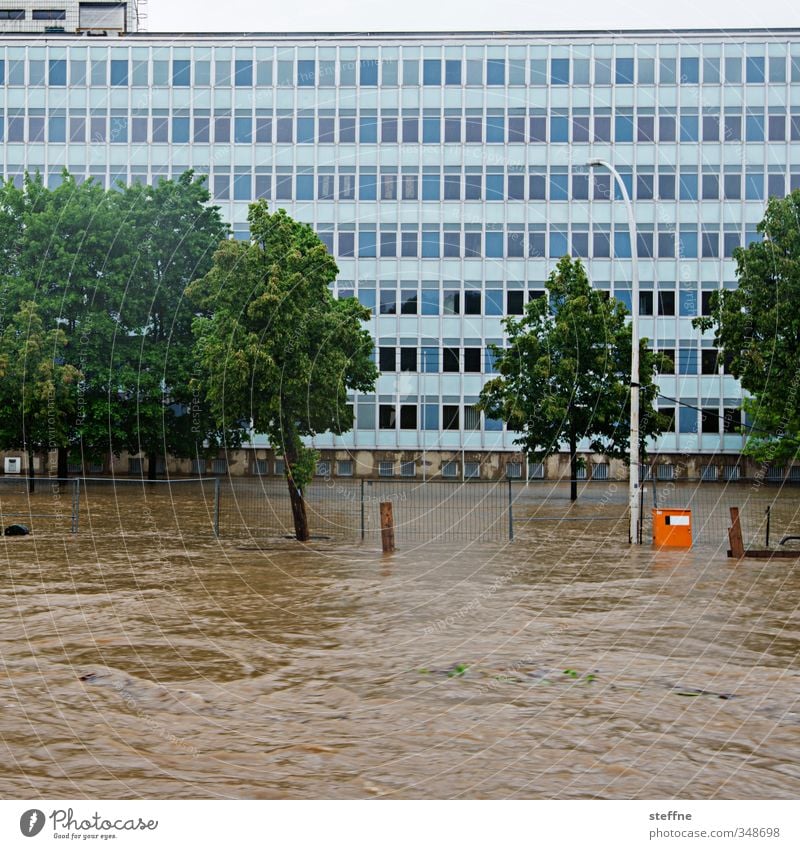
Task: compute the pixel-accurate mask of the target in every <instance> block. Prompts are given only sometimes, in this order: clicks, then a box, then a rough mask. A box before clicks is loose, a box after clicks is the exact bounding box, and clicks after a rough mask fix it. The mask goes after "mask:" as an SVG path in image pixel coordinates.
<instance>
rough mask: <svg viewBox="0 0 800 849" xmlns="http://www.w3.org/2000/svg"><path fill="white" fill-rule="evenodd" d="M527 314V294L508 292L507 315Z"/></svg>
mask: <svg viewBox="0 0 800 849" xmlns="http://www.w3.org/2000/svg"><path fill="white" fill-rule="evenodd" d="M524 312H525V293H524V292H506V314H507V315H522V314H523V313H524Z"/></svg>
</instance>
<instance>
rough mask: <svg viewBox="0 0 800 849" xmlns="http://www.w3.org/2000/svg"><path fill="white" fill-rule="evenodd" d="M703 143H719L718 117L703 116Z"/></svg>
mask: <svg viewBox="0 0 800 849" xmlns="http://www.w3.org/2000/svg"><path fill="white" fill-rule="evenodd" d="M703 141H719V115H703Z"/></svg>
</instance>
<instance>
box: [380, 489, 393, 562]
mask: <svg viewBox="0 0 800 849" xmlns="http://www.w3.org/2000/svg"><path fill="white" fill-rule="evenodd" d="M380 509H381V547H382V548H383V553H384V554H388V553H390V552H392V551H394V515H393V513H392V502H391V501H381V508H380Z"/></svg>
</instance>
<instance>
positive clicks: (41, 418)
mask: <svg viewBox="0 0 800 849" xmlns="http://www.w3.org/2000/svg"><path fill="white" fill-rule="evenodd" d="M66 343H67V340H66V335H65V334H64V331H63V330H61V329H60V328H57V327H54V328H51V329H50V330H46V329H45V327H44V324H43V322H42V318H41V316H40V315H39V312H38V309H37V306H36V304H35V303H34V302H33V301H25V302H23V303H22V304H21V306H20V309H19V311H18V312H16V313H15V314H14V315H13V316H11V319H10V321H8V323H7V324H6V325H5V327H4V328H3V332H2V334H1V335H0V383H2V386H3V391H2V394H1V395H0V444H2V445H3V447H4V448H17V449H20V450H22V451H24V452H25V453H26V454H27V455H28V475H29V481H30V484H29V488H30V491H31V492H33V489H34V481H33V475H34V457H35V456H36V455H37V454H45V453H46V452H47V451H49V449H50V448H52V447H53V446H58V445H61V444H63V442H64V441H65V440H66V438H67V432H68V430H69V427H70V424H71V420H72V417H73V416H74V414H75V406H74V405H75V393H74V387H75V386H76V384H77V383H78V380H79V379H80V372H79V371H78V370H77V369H76V368H74V366H71V365H68V364H65V363H64V356H63V354H64V350H65V348H66Z"/></svg>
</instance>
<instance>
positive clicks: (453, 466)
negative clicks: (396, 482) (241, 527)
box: [68, 407, 800, 483]
mask: <svg viewBox="0 0 800 849" xmlns="http://www.w3.org/2000/svg"><path fill="white" fill-rule="evenodd" d="M672 409H673V408H671V407H670V408H665V409H662V411H661V412H666V413H667V415H669V413H670V411H672ZM738 412H739V411H738V410H736V409H725V410H724V413H725V415H724V424H723V433H735V432H736V431H737V429H738V427H739V425H740V419H739V418H738V417H737V416H736V414H737V413H738ZM718 414H719V411H718V408H711V409H708V410H706V411H705V413H704V418H705V420H706V424H707V426H708V427H711V422H712V421H713V419H714V418H715V417H718ZM673 418H674V417H673ZM690 432H692V431H690ZM703 432H710V431H708V430H706V431H703ZM460 469H461V467H460V464H459V463H458V461H456V460H448V461H445V462H443V463H442V466H441V476H442V477H443V478H457V477H460V476H461V471H460ZM106 470H107V469H106V464H105V463H102V462H93V463H90V464H88V465H87V467H86V471H88V472H89V473H92V474H98V473H103V472H105V471H106ZM144 470H145V469H144V461H143V460H142V459H141V458H139V457H131V458H129V459H128V474H130V475H141V474H143V473H144ZM68 471H69V473H70V474H81V473H82V472H83V471H84V466H83V465H81V464H80V463H70V464H69V466H68ZM156 471H157V473H158V474H164V472H165V471H166V464H165V462H164V459H163V458H161V457H160V458H158V460H157V463H156ZM741 471H742V470H741V466H739V465H734V464H725V465H723V466H722V467H720V466H719V465H705V466H703V467H702V469H701V472H700V479H701V480H702V481H704V482H708V481H717V480H722V481H726V482H729V481H737V480H740V478H741ZM227 472H228V461H227V460H226V459H224V458H221V457H218V458H214V459H212V460H205V459H203V458H198V459H195V460H193V461H192V474H214V475H223V474H227ZM270 472H271V473H272V474H274V475H275V476H276V477H282V476H283V475H284V474H285V473H286V464H285V461H284V460H282V459H275V460H273V461H272V462H270V461H269V460H264V459H256V460H253V462H252V464H251V466H250V473H251V474H253V475H268V474H270ZM480 472H481V469H480V462H478V461H474V460H473V461H470V460H467V461H465V462H464V477H465V478H468V479H473V478H479V477H480ZM332 474H334V465H333V461H331V460H319V461H318V462H317V466H316V469H315V476H316V477H324V478H328V477H331V475H332ZM335 474H336V476H337V477H353V461H352V460H336V465H335ZM397 475H399V476H400V477H406V478H413V477H415V476H416V475H417V464H416V462H415V461H414V460H403V461H401V462H400V463H399V464H398V463H395V461H393V460H379V461H378V476H379V477H395V476H397ZM522 475H523V464H522V463H521V462H519V461H516V460H509V461H508V462H506V464H505V477H506V478H510V479H512V480H519V479H520V478H522ZM544 477H545V466H544V463H536V462H529V463H528V478H529V479H530V480H542V479H544ZM577 477H578V480H589V479H590V478H591V480H608V477H609V464H608V463H589V464H587V465H585V466H581V467H579V468H578V475H577ZM639 477H640V480H643V481H646V480H653V479H655V480H660V481H671V480H675V479H676V467H675V465H674V464H673V463H656V464H654V465H653V466H649V465H646V464H642V465H641V466H640V469H639ZM764 478H765V479H766V480H768V481H784V480H787V481H788V482H790V483H800V466H790V467H789V469H788V476H787V469H786V467H785V466H774V465H770V466H768V467H767V471H766V474H765V475H764Z"/></svg>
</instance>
